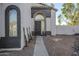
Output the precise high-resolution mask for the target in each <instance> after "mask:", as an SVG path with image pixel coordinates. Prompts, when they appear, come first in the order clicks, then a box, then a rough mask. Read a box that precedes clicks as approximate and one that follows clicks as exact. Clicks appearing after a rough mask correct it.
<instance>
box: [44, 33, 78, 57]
mask: <svg viewBox="0 0 79 59" xmlns="http://www.w3.org/2000/svg"><path fill="white" fill-rule="evenodd" d="M76 38H78V37H76V36H64V35H63V36H46V37H44V44H45V45H46V48H47V51H48V53H49V56H71V55H72V54H73V52H74V48H73V47H74V42H75V41H76Z"/></svg>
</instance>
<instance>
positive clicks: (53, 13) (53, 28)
mask: <svg viewBox="0 0 79 59" xmlns="http://www.w3.org/2000/svg"><path fill="white" fill-rule="evenodd" d="M50 24H51V35H56V11H54V10H53V9H51V19H50Z"/></svg>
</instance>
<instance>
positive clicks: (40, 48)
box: [33, 36, 48, 56]
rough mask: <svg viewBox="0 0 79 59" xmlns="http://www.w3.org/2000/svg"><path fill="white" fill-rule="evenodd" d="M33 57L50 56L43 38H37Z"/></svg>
mask: <svg viewBox="0 0 79 59" xmlns="http://www.w3.org/2000/svg"><path fill="white" fill-rule="evenodd" d="M33 55H34V56H48V52H47V50H46V48H45V45H44V42H43V37H42V36H37V37H36V44H35V48H34V54H33Z"/></svg>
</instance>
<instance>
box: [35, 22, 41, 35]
mask: <svg viewBox="0 0 79 59" xmlns="http://www.w3.org/2000/svg"><path fill="white" fill-rule="evenodd" d="M35 35H41V21H35Z"/></svg>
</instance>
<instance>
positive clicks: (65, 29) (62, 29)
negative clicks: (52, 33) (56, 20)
mask: <svg viewBox="0 0 79 59" xmlns="http://www.w3.org/2000/svg"><path fill="white" fill-rule="evenodd" d="M73 29H74V27H73V26H56V34H61V35H62V34H64V35H72V34H74V32H73Z"/></svg>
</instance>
